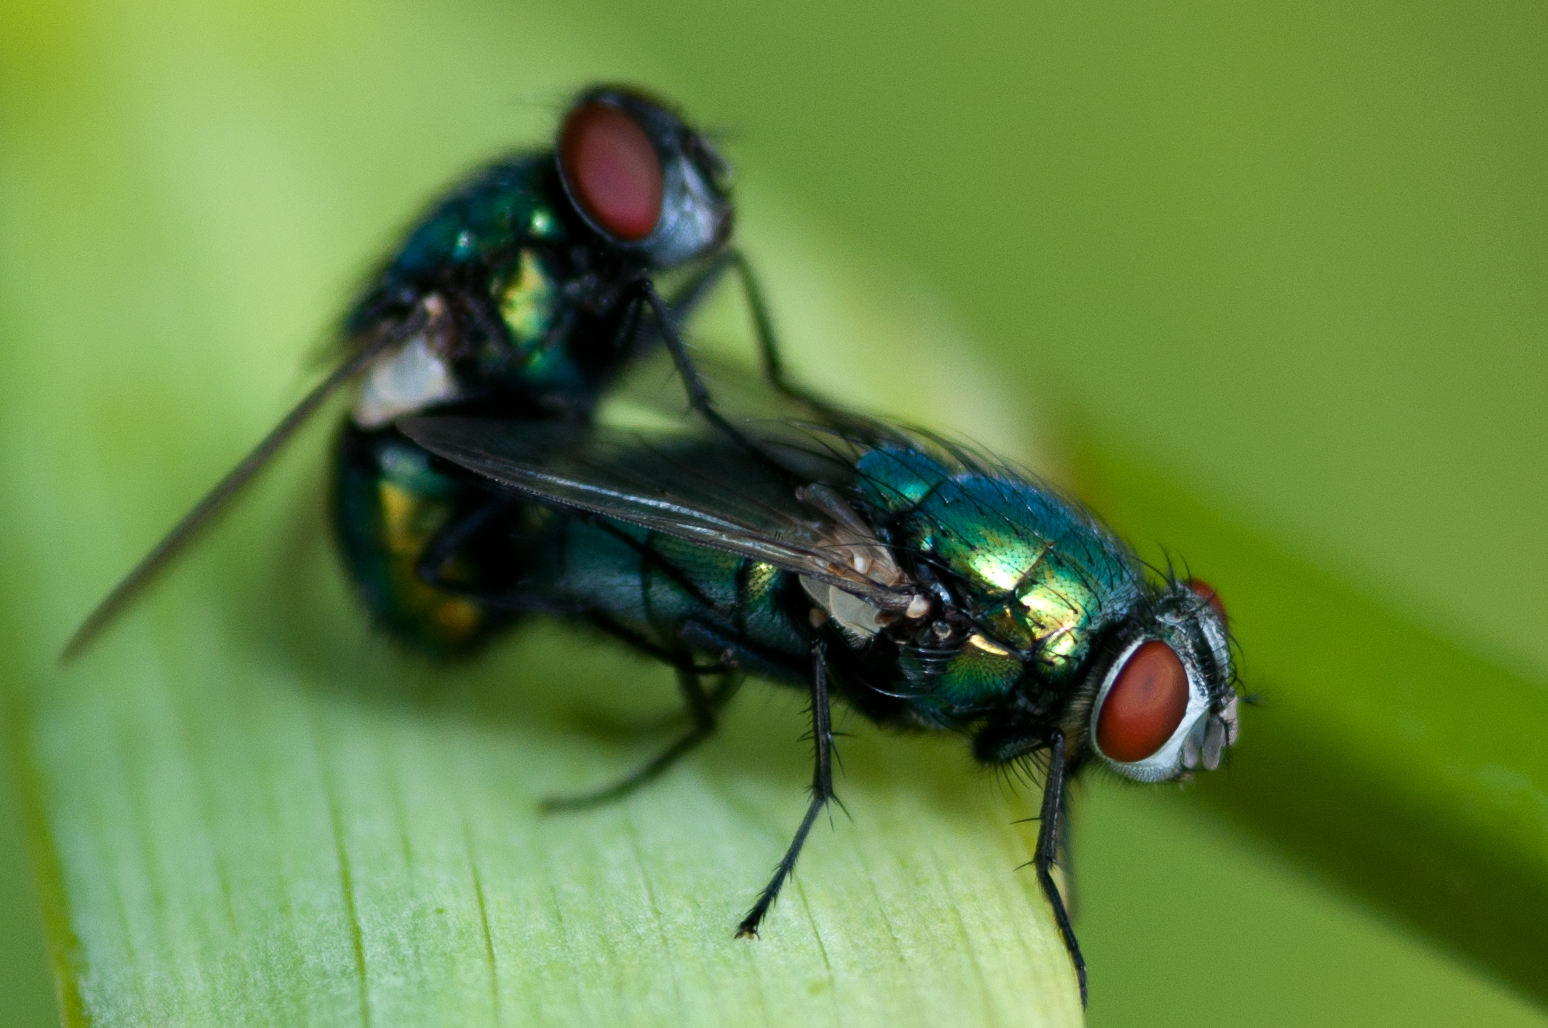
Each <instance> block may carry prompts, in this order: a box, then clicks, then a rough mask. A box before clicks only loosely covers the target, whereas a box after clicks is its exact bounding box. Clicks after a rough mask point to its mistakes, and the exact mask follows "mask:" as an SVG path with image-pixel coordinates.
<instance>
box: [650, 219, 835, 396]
mask: <svg viewBox="0 0 1548 1028" xmlns="http://www.w3.org/2000/svg"><path fill="white" fill-rule="evenodd" d="M728 270H729V271H733V272H735V273H736V277H737V281H738V282H740V283H741V286H742V297H743V299H744V300H745V301H746V302H747V311H748V314H749V315H750V316H751V317H752V327H753V336H754V337H755V338H756V339H757V342H758V357H759V360H760V361H761V362H762V364H763V377H764V378H766V379H767V380H768V382H769V384H770V385H771V386H773V387H774V388H775V389H776V390H778V391H779V392H781V393H783V394H784V395H786V396H788V397H790V398H791V399H793V400H798V401H800V402H801V403H804V404H806V405H807V406H809V407H813V408H815V409H817V410H821V411H825V410H826V409H827V408H826V405H825V404H823V403H822V402H821V401H819V400H816V399H814V398H813V397H812V396H811V395H809V394H808V393H807V392H806V391H805V390H804V389H801V388H800V387H798V386H795V385H792V384H791V383H790V381H789V380H788V379H786V378H785V362H784V358H783V357H781V356H780V352H779V340H778V338H777V337H776V336H775V333H774V319H773V318H771V317H770V316H769V305H768V302H767V301H766V300H765V299H764V298H763V288H762V287H761V286H760V285H759V284H758V277H757V275H755V274H754V273H753V270H752V263H751V262H750V261H748V259H747V255H746V254H744V253H743V252H742V251H740V250H737V249H734V248H727V249H725V250H722V251H721V252H720V253H719V254H717V255H716V256H715V258H714V259H713V260H711V261H710V263H709V264H708V265H706V266H705V268H704V270H702V271H700V272H699V273H698V274H696V275H695V276H694V277H693V278H692V279H690V280H689V281H688V282H687V283H686V284H685V285H684V286H683V287H682V288H681V289H679V290H678V291H677V292H676V293H674V294H673V295H672V297H671V299H670V301H669V303H668V305H667V306H668V308H669V309H670V310H671V312H672V316H673V317H674V318H675V319H676V320H677V321H678V322H681V321H682V320H683V318H685V317H686V316H687V315H688V314H689V313H691V312H692V311H693V309H694V308H696V307H697V306H698V305H699V304H700V303H701V302H702V301H703V299H704V297H705V296H706V295H707V294H708V293H709V291H710V290H711V289H712V288H714V286H715V285H716V284H718V283H719V281H720V279H721V276H723V275H724V274H725V273H726V272H727V271H728Z"/></svg>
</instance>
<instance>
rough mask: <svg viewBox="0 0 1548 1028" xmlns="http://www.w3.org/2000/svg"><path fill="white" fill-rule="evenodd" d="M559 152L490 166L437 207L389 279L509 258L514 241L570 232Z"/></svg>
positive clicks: (550, 237) (391, 268)
mask: <svg viewBox="0 0 1548 1028" xmlns="http://www.w3.org/2000/svg"><path fill="white" fill-rule="evenodd" d="M557 180H558V175H557V173H556V172H555V171H554V167H553V155H552V154H550V153H534V154H530V155H523V156H520V157H516V158H513V159H511V160H508V161H502V162H500V163H498V164H493V165H491V166H489V167H488V168H486V169H485V170H484V171H483V172H482V173H480V174H479V175H477V176H476V177H474V178H473V180H472V181H470V182H468V183H467V184H466V185H464V186H463V187H462V188H461V189H459V190H457V191H456V192H455V193H453V194H452V195H451V196H449V197H447V198H446V199H444V200H443V201H441V203H440V204H439V205H437V206H436V207H435V208H434V209H433V210H432V211H431V212H430V214H429V215H428V216H426V218H425V219H424V220H423V221H421V222H420V223H419V226H418V227H417V228H416V229H415V230H414V231H413V233H412V234H411V235H410V236H409V238H408V241H407V242H406V243H405V244H404V246H403V249H402V250H400V251H399V253H398V255H397V257H396V258H394V260H393V261H392V263H391V264H390V265H389V266H388V269H387V272H386V275H385V276H384V277H386V278H389V279H391V278H412V277H414V276H418V275H422V274H424V273H426V272H435V273H442V272H444V271H445V270H446V269H448V268H455V267H458V266H467V265H472V264H486V265H487V264H491V263H496V262H500V261H503V260H505V259H506V258H507V257H508V256H509V253H510V247H511V243H512V241H513V240H543V241H551V242H558V241H560V240H562V239H563V238H564V237H565V235H566V228H565V223H564V220H563V218H562V217H561V214H560V212H559V210H558V208H557V207H556V206H555V204H554V200H555V199H556V198H561V197H562V193H560V192H559V186H558V181H557Z"/></svg>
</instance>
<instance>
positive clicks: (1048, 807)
mask: <svg viewBox="0 0 1548 1028" xmlns="http://www.w3.org/2000/svg"><path fill="white" fill-rule="evenodd" d="M1065 802H1066V797H1065V794H1064V733H1063V732H1059V731H1055V732H1054V733H1053V741H1052V743H1051V745H1050V746H1049V750H1048V775H1047V778H1046V780H1045V781H1044V782H1043V809H1042V814H1041V816H1040V818H1039V820H1038V826H1037V850H1036V852H1034V853H1033V854H1032V866H1033V867H1034V868H1035V869H1036V870H1037V883H1038V885H1040V886H1042V888H1043V895H1044V896H1046V897H1048V905H1049V906H1051V907H1053V913H1054V921H1055V922H1056V923H1057V924H1058V925H1059V934H1060V935H1061V936H1062V937H1063V938H1064V948H1065V949H1067V950H1069V952H1070V961H1071V962H1072V963H1073V964H1074V965H1075V977H1076V979H1077V980H1078V981H1079V982H1080V1005H1081V1006H1082V1007H1084V1006H1085V1005H1086V960H1085V958H1084V957H1082V956H1081V955H1080V944H1079V943H1078V942H1076V941H1075V929H1074V928H1073V927H1071V926H1070V915H1069V911H1068V910H1066V909H1065V907H1064V897H1063V896H1061V895H1059V886H1058V885H1057V884H1056V883H1055V882H1054V880H1053V866H1054V862H1055V858H1056V857H1057V855H1058V850H1059V844H1060V841H1061V840H1062V839H1063V838H1064V832H1063V829H1062V827H1061V826H1062V825H1063V822H1064V807H1065Z"/></svg>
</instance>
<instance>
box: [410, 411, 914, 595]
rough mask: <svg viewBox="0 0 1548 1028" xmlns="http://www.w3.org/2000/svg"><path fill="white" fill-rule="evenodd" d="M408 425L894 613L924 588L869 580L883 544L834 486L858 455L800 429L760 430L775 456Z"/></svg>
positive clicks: (561, 431)
mask: <svg viewBox="0 0 1548 1028" xmlns="http://www.w3.org/2000/svg"><path fill="white" fill-rule="evenodd" d="M398 428H399V430H400V431H402V432H403V434H404V435H406V436H408V437H409V438H410V439H412V440H414V442H416V443H418V444H419V445H420V446H423V447H424V448H425V449H427V450H429V451H430V452H432V453H435V454H437V455H439V456H441V457H444V458H445V459H447V460H449V461H451V462H453V463H454V464H458V465H460V466H462V467H464V468H467V469H468V470H470V471H473V472H475V473H477V474H479V475H482V476H484V477H486V478H489V479H491V480H493V481H495V482H498V483H500V484H501V485H504V486H507V487H509V488H512V489H518V490H520V491H522V492H525V493H530V494H531V495H533V496H536V497H537V498H538V499H540V500H542V501H544V502H546V503H549V504H553V505H556V506H560V507H567V508H570V509H572V510H579V511H585V512H588V513H591V514H599V515H602V516H604V517H609V518H615V519H617V520H619V521H624V522H627V523H629V524H633V525H638V526H640V527H642V528H648V529H652V530H654V531H658V532H662V533H664V534H666V535H671V536H676V537H678V538H681V539H687V540H689V541H691V542H696V543H701V544H703V545H705V546H710V547H714V548H716V549H720V550H727V551H730V552H732V553H737V554H741V555H743V556H746V557H751V558H753V559H755V560H760V561H765V562H767V563H770V564H773V565H775V566H777V567H781V568H784V569H786V570H788V571H793V572H795V573H797V574H799V575H803V576H805V577H807V578H811V579H815V580H817V581H821V582H826V583H828V584H830V585H833V586H837V587H838V588H840V589H842V590H844V591H845V592H848V593H851V594H854V595H857V596H861V597H863V598H865V599H868V600H870V601H871V602H873V603H875V604H876V605H877V606H879V607H882V608H884V609H894V608H896V609H903V608H904V607H906V606H907V605H908V602H909V600H910V599H911V598H912V597H913V596H914V594H915V590H914V589H913V588H911V587H908V585H907V584H906V583H900V582H889V581H879V580H877V579H876V578H875V577H870V576H868V575H867V574H866V573H865V569H866V568H867V566H868V565H867V563H866V562H864V561H860V562H857V561H856V560H855V559H854V557H855V552H856V546H857V545H859V546H862V547H867V548H869V547H872V546H875V545H878V544H876V543H875V540H874V537H869V539H868V540H866V541H862V542H859V543H858V544H857V541H856V540H857V536H856V534H855V531H854V521H853V520H852V519H853V515H852V514H851V515H850V519H851V520H849V521H848V522H847V523H846V522H845V521H841V520H840V518H839V517H835V516H834V514H833V511H834V510H835V507H834V503H833V500H832V499H830V498H831V497H833V496H834V495H835V494H834V492H833V487H834V486H836V485H843V484H845V483H846V481H847V479H848V477H849V476H850V475H852V468H853V459H852V457H851V456H850V455H849V454H847V453H846V452H845V451H844V449H843V448H842V446H832V445H829V444H828V443H827V442H826V441H825V440H823V439H822V438H821V437H819V436H816V435H813V434H810V433H806V432H803V431H801V430H800V429H799V428H796V427H794V426H788V425H782V426H770V428H769V430H767V431H764V432H761V433H760V435H759V437H758V441H759V444H760V445H761V446H763V447H765V448H766V449H767V451H768V453H769V454H770V455H771V456H772V457H773V458H774V461H773V462H768V461H761V460H758V459H756V458H754V457H753V456H752V455H750V454H748V453H747V452H746V451H745V450H743V449H742V448H741V447H740V446H738V445H737V444H736V443H734V442H732V441H730V440H723V439H720V438H718V437H709V438H705V437H693V436H685V435H682V434H671V433H666V434H653V433H646V432H631V431H624V430H617V429H608V428H597V429H590V430H587V429H584V428H576V427H572V426H563V425H550V424H532V423H529V422H512V421H495V420H483V419H475V418H456V417H429V418H412V419H408V420H406V421H403V422H400V423H399V425H398ZM776 429H777V430H776ZM771 465H773V466H771ZM781 469H783V471H784V473H782V471H781ZM814 497H816V499H815V500H814ZM840 517H842V515H840ZM857 563H859V564H860V569H858V570H857V568H856V564H857ZM885 563H887V564H890V561H889V562H885Z"/></svg>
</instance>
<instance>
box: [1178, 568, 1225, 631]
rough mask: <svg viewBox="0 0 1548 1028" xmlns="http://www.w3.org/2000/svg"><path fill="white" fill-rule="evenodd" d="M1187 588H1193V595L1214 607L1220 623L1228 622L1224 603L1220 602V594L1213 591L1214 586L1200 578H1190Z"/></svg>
mask: <svg viewBox="0 0 1548 1028" xmlns="http://www.w3.org/2000/svg"><path fill="white" fill-rule="evenodd" d="M1188 588H1189V589H1192V590H1193V595H1195V596H1197V597H1198V598H1199V599H1201V600H1203V601H1204V602H1206V603H1208V604H1209V605H1210V606H1211V607H1214V608H1215V613H1216V614H1219V615H1220V623H1221V624H1229V623H1230V618H1229V617H1227V616H1226V609H1225V604H1224V603H1223V602H1221V599H1220V594H1219V593H1217V592H1215V587H1214V586H1212V585H1210V584H1209V583H1208V582H1206V581H1204V579H1202V578H1195V579H1191V580H1190V581H1189V582H1188Z"/></svg>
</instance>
